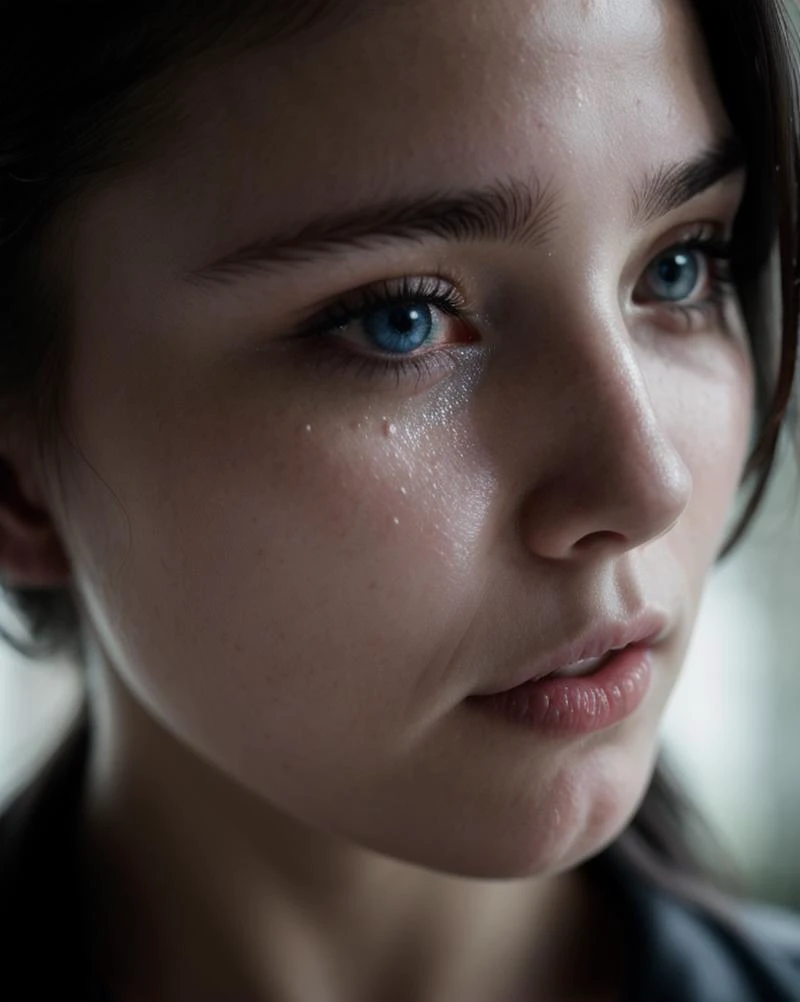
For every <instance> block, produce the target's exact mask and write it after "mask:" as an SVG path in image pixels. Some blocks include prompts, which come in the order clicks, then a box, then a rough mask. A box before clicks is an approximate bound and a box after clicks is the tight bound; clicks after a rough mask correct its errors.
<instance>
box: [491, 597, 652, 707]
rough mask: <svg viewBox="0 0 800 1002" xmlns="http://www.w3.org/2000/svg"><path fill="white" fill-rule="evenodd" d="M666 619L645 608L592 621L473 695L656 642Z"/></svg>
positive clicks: (512, 686)
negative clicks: (498, 682) (633, 613)
mask: <svg viewBox="0 0 800 1002" xmlns="http://www.w3.org/2000/svg"><path fill="white" fill-rule="evenodd" d="M668 627H669V621H668V619H667V617H666V616H665V615H664V614H663V613H659V612H654V611H647V612H644V613H642V614H641V615H638V616H635V617H631V618H628V619H625V620H606V621H603V622H599V623H598V622H596V621H595V622H594V623H593V624H592V625H591V626H589V627H588V628H586V629H585V630H584V631H583V632H581V633H580V634H578V635H577V636H576V637H574V638H573V639H571V640H568V641H567V642H566V643H564V644H562V645H561V646H560V647H558V648H556V649H554V650H551V651H548V652H547V653H546V654H544V655H543V656H542V657H541V658H539V659H537V661H536V662H535V663H534V664H533V665H531V664H530V663H528V664H527V665H526V666H525V667H524V668H522V669H521V670H518V671H517V673H516V677H514V678H510V679H509V680H508V681H507V682H506V683H505V684H502V685H500V686H498V687H496V688H493V689H490V690H487V691H484V692H479V693H477V694H476V695H480V696H494V695H497V694H499V693H501V692H507V691H508V690H509V689H516V688H517V686H519V685H524V684H525V683H526V682H537V681H539V679H542V678H544V677H545V676H547V675H552V674H553V673H554V672H557V671H560V670H561V669H563V668H568V667H570V666H571V665H574V664H576V663H577V662H578V661H586V660H588V659H589V658H599V657H603V656H604V655H606V654H609V653H611V652H612V651H615V650H622V648H624V647H630V646H632V645H633V644H637V645H642V646H646V647H650V646H653V645H654V644H657V643H659V642H660V641H661V640H662V639H663V638H664V636H665V634H666V633H667V630H668Z"/></svg>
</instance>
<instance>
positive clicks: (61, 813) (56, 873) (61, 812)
mask: <svg viewBox="0 0 800 1002" xmlns="http://www.w3.org/2000/svg"><path fill="white" fill-rule="evenodd" d="M86 746H87V735H86V733H85V731H84V729H83V728H81V727H79V728H77V729H76V730H75V731H74V732H73V733H72V734H71V735H70V736H69V738H68V739H67V740H66V741H65V742H64V744H63V745H62V746H61V747H60V749H59V750H58V752H57V753H56V754H55V755H54V756H53V758H52V759H51V761H50V762H49V763H48V764H47V766H46V767H45V768H44V769H43V770H42V772H41V773H40V774H39V775H38V776H37V778H36V779H35V780H34V782H32V783H31V784H30V785H28V786H27V787H25V788H23V789H22V790H21V791H20V792H19V793H18V794H17V795H16V796H15V797H14V798H13V799H12V800H11V801H10V802H9V803H8V804H6V805H5V806H4V808H3V810H2V813H0V998H2V999H3V1002H6V1000H7V1002H17V1000H20V1002H21V1000H23V999H25V1000H27V999H38V998H61V997H64V998H80V999H86V1000H88V999H92V998H96V997H97V995H96V994H95V993H94V992H93V989H92V988H91V985H90V978H89V977H88V970H89V968H88V952H87V951H88V944H87V939H86V937H85V931H86V924H85V913H84V908H85V904H84V897H83V896H84V888H83V887H82V881H81V877H80V868H79V862H78V860H79V854H78V852H77V823H76V822H77V814H78V804H79V800H80V795H81V790H82V782H83V772H84V762H85V754H86Z"/></svg>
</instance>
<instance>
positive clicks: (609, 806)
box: [370, 747, 655, 880]
mask: <svg viewBox="0 0 800 1002" xmlns="http://www.w3.org/2000/svg"><path fill="white" fill-rule="evenodd" d="M654 759H655V753H654V752H653V753H651V754H649V755H648V754H647V752H643V753H641V754H640V755H639V756H634V755H632V754H631V750H630V748H627V749H623V748H621V747H617V748H615V749H608V748H606V749H603V750H602V751H596V752H595V753H594V754H592V755H591V756H588V757H585V756H584V757H582V758H581V760H580V762H578V763H575V762H573V764H572V766H571V767H562V768H561V770H559V772H558V773H557V774H553V775H552V776H550V777H549V778H548V779H543V778H541V777H539V782H537V781H535V780H534V781H532V782H531V784H530V791H529V793H528V794H526V795H523V796H518V797H516V798H513V799H512V798H507V799H506V800H505V805H504V806H503V807H499V806H498V804H497V803H494V804H491V803H486V802H485V803H484V804H483V805H481V804H478V803H473V804H471V805H470V807H469V809H468V811H459V812H458V813H457V814H456V812H455V811H454V810H453V805H452V801H451V803H450V811H449V812H448V811H447V807H446V806H445V805H444V804H442V805H440V806H439V807H438V808H437V809H436V810H435V811H433V812H431V813H428V823H427V824H425V823H424V822H423V821H422V817H421V815H420V814H419V813H418V814H417V817H418V818H419V821H418V823H417V825H415V827H414V830H413V831H409V830H408V829H403V830H395V832H393V833H392V836H391V837H389V838H388V839H385V840H384V839H383V838H380V837H379V838H378V839H375V840H374V841H373V840H370V841H371V842H372V847H373V848H375V849H377V850H378V851H379V852H381V853H382V854H384V855H388V856H393V857H395V858H398V859H401V860H404V861H405V862H408V863H412V864H415V865H419V866H423V867H426V868H428V869H432V870H437V871H439V872H443V873H449V874H452V875H455V876H462V877H471V878H477V879H487V880H508V879H521V878H530V877H535V876H540V875H542V876H543V875H554V874H557V873H560V872H563V871H566V870H569V869H572V868H574V867H576V866H578V865H579V864H581V863H582V862H584V861H585V860H587V859H590V858H591V857H592V856H595V855H597V854H598V853H599V852H601V851H602V850H603V849H605V848H606V847H607V846H608V845H609V844H610V843H612V842H613V841H614V840H615V839H616V838H617V837H618V836H619V835H620V834H622V832H623V831H624V830H625V828H627V826H628V824H629V823H630V821H631V819H632V817H633V816H634V814H635V813H636V811H637V809H638V807H639V805H640V803H641V801H642V800H643V798H644V795H645V793H646V791H647V787H648V785H649V782H650V779H651V776H652V768H653V762H654ZM509 803H513V810H510V809H509Z"/></svg>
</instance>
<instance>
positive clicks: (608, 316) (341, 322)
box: [57, 0, 751, 876]
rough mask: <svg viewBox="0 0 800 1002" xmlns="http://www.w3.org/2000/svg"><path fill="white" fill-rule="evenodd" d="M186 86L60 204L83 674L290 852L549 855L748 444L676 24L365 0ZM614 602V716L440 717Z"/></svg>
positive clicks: (736, 321) (636, 793)
mask: <svg viewBox="0 0 800 1002" xmlns="http://www.w3.org/2000/svg"><path fill="white" fill-rule="evenodd" d="M179 100H180V111H181V115H182V125H181V129H180V131H179V132H176V133H175V135H174V137H173V140H172V141H171V144H170V146H169V148H168V149H167V150H166V151H165V152H164V153H163V155H159V156H158V157H156V158H154V159H153V160H151V161H150V162H148V164H147V165H145V166H142V167H138V168H136V169H134V170H132V171H131V172H130V173H129V174H128V175H127V176H126V177H125V178H124V179H117V180H115V181H113V182H109V183H107V184H105V185H104V186H103V187H102V188H100V187H99V186H98V187H97V188H96V190H95V191H94V192H92V193H90V194H89V195H88V196H87V197H86V198H84V200H83V201H82V203H81V204H80V205H79V206H78V207H77V209H76V211H75V213H74V217H75V224H74V226H75V229H74V234H75V243H74V249H72V250H71V251H70V254H71V268H72V271H71V274H72V280H73V283H74V288H75V314H74V323H75V332H74V345H73V352H72V357H71V361H70V371H69V374H68V377H67V378H68V406H69V412H70V422H71V429H72V431H71V433H72V436H73V438H74V441H75V444H76V445H77V446H78V447H79V448H78V449H77V450H71V449H65V451H64V457H63V462H64V464H65V471H64V483H63V486H62V487H61V488H60V494H59V496H58V499H57V504H58V508H57V520H58V523H59V526H60V529H61V532H62V535H63V539H64V541H65V546H66V547H67V549H68V551H69V556H70V558H71V561H72V567H73V572H74V583H75V588H76V591H77V593H78V594H79V596H80V599H81V601H82V603H83V605H84V608H85V611H86V615H87V617H88V619H89V621H90V623H91V627H92V629H93V631H94V633H95V634H96V636H97V638H98V642H99V644H100V646H101V649H102V655H103V659H104V661H105V663H106V665H107V668H108V670H109V671H111V672H114V673H115V674H116V675H117V676H118V677H119V678H121V679H122V680H123V682H124V683H125V685H126V686H127V688H128V689H129V690H130V691H131V692H132V693H133V694H134V696H135V699H136V701H137V703H138V704H139V705H141V706H142V707H144V708H145V710H146V711H147V713H148V714H150V715H152V717H153V718H154V720H156V721H157V723H158V726H159V727H163V729H164V730H165V731H166V732H168V733H169V734H171V735H173V736H177V737H178V738H179V739H180V741H181V742H183V743H185V745H186V746H188V747H189V748H190V749H192V750H193V752H195V753H196V754H197V755H198V756H199V757H200V758H201V759H204V760H207V761H209V762H211V763H213V764H214V765H215V766H217V767H219V769H221V770H222V771H223V772H224V773H225V774H227V775H229V776H231V777H233V778H235V779H236V780H238V781H240V782H241V783H242V784H244V785H245V786H246V787H247V788H249V789H250V790H252V791H256V792H257V793H258V794H259V795H261V796H263V798H265V799H266V801H268V802H269V803H270V804H271V805H273V806H274V807H276V808H278V809H279V810H280V811H281V812H284V813H285V814H288V815H289V816H290V817H293V818H296V819H299V820H300V821H301V822H303V823H307V824H309V825H311V826H313V827H315V828H319V829H323V830H325V831H329V832H334V833H337V834H338V835H342V836H344V837H346V838H347V839H349V840H352V841H354V842H356V843H358V844H361V845H364V846H366V847H369V848H371V849H375V850H378V851H381V852H385V853H388V854H393V855H397V856H400V857H402V858H405V859H409V860H412V861H416V862H419V863H423V864H426V865H430V866H433V867H438V868H443V869H449V870H453V871H456V872H462V873H473V874H481V875H491V876H507V875H522V874H528V873H534V872H540V871H542V870H544V869H552V868H560V867H563V866H566V865H568V864H570V863H574V862H577V861H578V860H580V859H581V858H583V857H584V856H586V855H587V854H589V853H591V852H593V851H595V850H597V849H598V848H600V847H601V846H602V845H603V844H604V843H605V842H607V841H608V840H609V839H611V838H612V837H613V836H614V835H615V834H617V833H618V831H619V830H620V828H621V827H622V826H623V825H624V823H625V822H626V821H627V819H628V818H629V817H630V815H631V812H632V811H633V810H634V808H635V806H636V804H637V802H638V800H639V798H640V797H641V795H642V793H643V790H644V788H645V786H646V783H647V781H648V778H649V774H650V771H651V767H652V761H653V757H654V751H655V746H656V739H657V728H658V724H659V719H660V717H661V714H662V710H663V709H664V705H665V702H666V700H667V697H668V695H669V693H670V690H671V688H672V686H673V684H674V682H675V679H676V676H677V674H678V671H679V668H680V665H681V662H682V660H683V657H684V652H685V649H686V645H687V641H688V637H689V633H690V629H691V626H692V623H693V620H694V617H695V614H696V610H697V605H698V599H699V595H700V592H701V588H702V585H703V582H704V579H705V577H706V574H707V572H708V570H709V567H710V566H711V564H712V562H713V560H714V557H715V554H716V552H717V550H718V547H719V544H720V541H721V538H722V535H723V528H724V526H723V523H724V522H725V518H726V513H727V510H728V507H729V504H730V502H731V499H732V497H733V495H734V493H735V489H736V486H737V482H738V480H739V477H740V473H741V469H742V464H743V459H744V455H745V450H746V444H747V441H748V433H749V427H750V419H751V377H750V367H749V358H748V348H747V342H746V337H745V335H744V333H743V329H742V324H741V321H740V318H739V315H738V312H737V308H736V305H735V302H734V299H733V295H732V293H731V292H730V290H729V289H727V287H726V283H725V278H726V274H725V262H724V261H723V260H720V259H719V255H720V253H721V251H720V248H719V246H718V245H720V244H724V243H725V241H726V240H727V238H728V237H729V236H730V232H731V228H732V224H733V220H734V216H735V213H736V209H737V205H738V201H739V199H740V197H741V193H742V183H743V179H742V176H741V174H740V173H737V172H736V170H735V165H736V161H735V158H734V157H731V156H730V155H727V154H726V155H724V156H723V155H722V154H723V153H724V151H725V150H726V149H729V148H730V143H729V139H730V136H729V128H730V127H729V124H728V121H727V119H726V116H725V114H724V112H723V110H722V107H721V104H720V101H719V98H718V96H717V94H716V91H715V86H714V83H713V80H712V77H711V73H710V69H709V67H708V65H707V62H706V57H705V54H704V51H703V48H702V43H701V40H700V38H699V35H698V33H697V30H696V28H695V27H694V24H693V22H692V20H691V17H690V13H689V11H688V9H687V7H686V6H685V5H684V4H682V3H679V2H677V0H674V2H669V3H663V2H661V0H635V2H633V0H614V2H610V3H602V4H601V3H593V2H586V0H515V2H513V3H504V4H486V3H483V2H480V0H428V2H424V3H423V2H419V3H413V4H411V3H403V4H382V5H380V6H379V7H376V6H375V5H370V6H369V8H368V9H367V8H366V7H365V9H364V10H363V11H361V12H359V11H358V10H356V11H355V13H354V14H353V16H351V17H350V18H349V19H346V20H345V21H343V22H342V23H338V24H334V23H330V24H327V25H324V26H320V27H318V29H317V30H315V31H313V32H309V33H307V34H304V35H299V36H297V37H296V38H295V39H293V40H292V41H289V42H285V43H283V44H282V45H280V46H277V45H273V46H271V47H260V48H258V49H252V50H250V51H248V52H247V54H245V55H239V56H237V57H235V58H233V59H231V60H230V61H228V62H226V63H225V64H224V65H217V66H216V67H215V68H213V69H207V70H205V71H203V72H197V73H195V74H194V75H193V76H191V77H189V76H187V78H186V80H185V83H184V85H183V86H182V88H181V91H180V95H179ZM709 241H710V242H711V243H712V245H713V246H712V248H711V249H710V250H709V249H708V248H707V247H705V246H704V244H705V243H708V242H709ZM220 262H222V263H220ZM386 300H388V302H389V305H386V302H385V301H386ZM643 616H644V617H645V619H646V620H647V623H646V624H645V625H646V627H647V629H646V630H645V632H648V633H649V634H650V635H651V640H652V645H651V652H650V655H649V657H650V667H649V669H647V670H646V671H645V672H644V674H642V672H640V673H639V675H638V676H637V678H638V680H639V681H638V682H636V680H635V679H634V683H635V685H639V683H641V681H642V678H644V683H643V684H641V685H639V688H638V689H636V697H635V698H632V699H629V700H628V701H627V702H626V697H625V693H624V692H623V694H622V698H621V701H620V700H617V704H618V705H617V704H615V705H616V709H615V710H614V711H613V713H612V714H611V716H603V713H602V712H601V713H593V707H591V706H590V707H588V708H587V706H586V705H585V704H586V699H587V698H588V697H585V696H584V697H581V696H580V695H577V696H575V695H574V694H575V693H577V692H578V690H580V686H581V685H583V684H584V683H576V682H572V683H566V684H567V686H568V687H569V686H572V689H571V690H570V691H572V692H573V695H574V698H575V699H576V700H577V701H578V702H579V703H581V700H583V702H582V703H581V705H580V706H578V707H577V710H576V713H577V717H575V720H577V721H578V723H575V721H573V723H574V726H572V725H563V726H562V725H554V726H547V725H544V724H542V723H541V722H540V723H537V722H535V721H533V720H532V719H527V720H521V719H514V720H512V719H510V718H505V717H501V716H499V715H498V714H493V713H490V712H483V710H484V709H485V706H486V704H483V703H481V702H480V701H479V700H475V699H474V698H473V697H475V695H476V694H485V693H488V692H496V691H498V690H502V689H507V688H509V687H510V686H512V685H514V684H516V683H517V682H521V681H523V680H524V679H526V678H528V677H530V676H531V675H533V674H535V673H536V672H538V671H539V670H540V668H541V667H542V666H549V667H556V666H557V664H553V662H554V660H555V662H557V663H562V662H564V661H565V660H566V662H569V661H571V660H576V659H578V658H579V657H580V656H581V655H583V654H586V651H585V650H584V649H583V648H582V647H581V643H580V639H581V638H582V637H584V636H585V635H586V634H587V632H589V633H591V632H592V631H595V630H599V631H600V632H601V633H603V634H604V635H605V636H606V639H607V637H608V630H609V629H611V631H612V633H613V632H614V630H617V631H618V632H619V635H620V636H623V637H624V638H627V637H628V633H630V631H631V630H635V627H634V626H631V624H632V623H634V621H636V622H639V623H640V625H641V622H640V621H641V617H643ZM626 631H628V632H626ZM656 634H658V636H657V637H655V635H656ZM599 642H601V644H602V638H601V641H599ZM622 642H624V640H617V641H616V642H612V641H610V640H609V641H608V643H607V645H606V646H619V645H620V644H621V643H622ZM565 645H566V647H567V648H569V647H570V645H574V646H573V647H572V649H571V651H568V653H567V654H565V653H564V651H565ZM559 658H560V659H561V661H560V662H559ZM583 667H584V668H586V667H587V666H583ZM584 682H585V680H584ZM586 685H588V686H589V687H591V685H592V683H591V682H589V683H586ZM580 691H585V690H580ZM613 695H614V693H613V692H612V696H613ZM617 695H619V694H617ZM601 696H602V693H601ZM620 707H622V709H621V710H620ZM574 708H575V707H573V709H574ZM551 723H552V721H551Z"/></svg>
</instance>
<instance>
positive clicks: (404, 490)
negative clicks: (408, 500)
mask: <svg viewBox="0 0 800 1002" xmlns="http://www.w3.org/2000/svg"><path fill="white" fill-rule="evenodd" d="M400 493H401V494H402V495H403V497H405V496H406V494H408V488H407V487H401V488H400Z"/></svg>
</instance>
